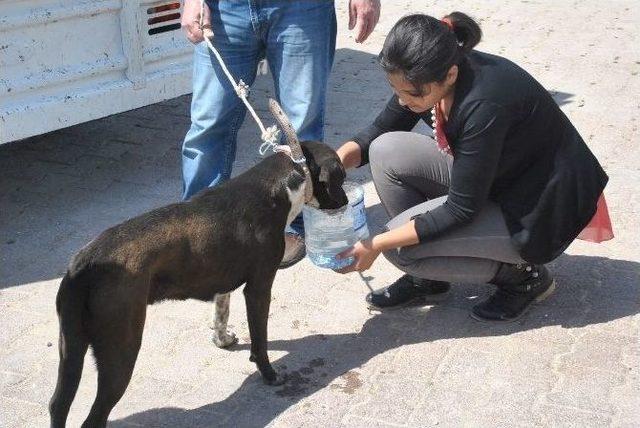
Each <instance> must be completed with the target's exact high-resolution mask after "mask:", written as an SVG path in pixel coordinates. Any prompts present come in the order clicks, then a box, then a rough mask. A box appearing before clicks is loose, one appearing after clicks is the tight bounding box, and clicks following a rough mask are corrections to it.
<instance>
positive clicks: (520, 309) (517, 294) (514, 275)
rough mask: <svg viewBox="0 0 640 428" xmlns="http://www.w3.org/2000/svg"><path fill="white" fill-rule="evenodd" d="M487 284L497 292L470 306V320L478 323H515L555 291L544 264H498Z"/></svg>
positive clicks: (552, 280) (553, 281)
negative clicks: (494, 286) (494, 274)
mask: <svg viewBox="0 0 640 428" xmlns="http://www.w3.org/2000/svg"><path fill="white" fill-rule="evenodd" d="M490 283H491V284H494V285H496V286H497V287H498V289H497V290H496V292H495V293H493V294H492V295H491V297H489V299H487V300H486V301H484V302H482V303H479V304H477V305H476V306H474V307H473V310H472V312H471V317H472V318H474V319H476V320H478V321H489V322H513V321H516V320H517V319H519V318H521V317H522V316H523V315H524V314H525V313H526V311H527V309H529V307H530V306H531V305H532V304H533V303H536V302H541V301H543V300H544V299H546V298H547V297H548V296H549V295H551V293H553V290H555V280H554V279H553V277H552V276H551V273H550V272H549V271H548V270H547V268H546V267H544V265H529V264H521V265H512V264H508V263H502V264H501V265H500V268H499V269H498V272H497V273H496V276H495V277H494V278H493V279H492V280H491V281H490Z"/></svg>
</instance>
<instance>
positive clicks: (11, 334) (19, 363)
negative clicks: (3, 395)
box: [0, 309, 52, 373]
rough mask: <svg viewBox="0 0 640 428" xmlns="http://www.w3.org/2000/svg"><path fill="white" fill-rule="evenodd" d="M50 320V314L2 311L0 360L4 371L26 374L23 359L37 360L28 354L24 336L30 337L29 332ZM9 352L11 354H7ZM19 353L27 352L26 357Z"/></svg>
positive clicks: (36, 356)
mask: <svg viewBox="0 0 640 428" xmlns="http://www.w3.org/2000/svg"><path fill="white" fill-rule="evenodd" d="M50 321H52V320H51V314H49V313H35V312H27V311H23V310H16V309H5V310H3V316H2V318H1V321H0V328H1V329H2V331H3V334H2V336H1V337H2V339H1V341H0V348H1V349H2V351H0V358H2V363H3V364H2V367H3V369H5V370H9V371H14V372H17V373H23V372H25V369H26V372H28V366H27V367H24V365H23V362H24V361H23V359H25V358H26V359H31V358H33V359H34V360H35V359H37V358H39V357H38V355H33V354H32V353H30V352H28V349H29V347H30V346H31V345H32V344H31V343H29V344H28V345H27V344H26V343H25V342H29V339H28V338H25V336H27V335H30V334H31V332H32V331H33V330H34V329H36V328H39V327H40V326H42V325H43V324H46V323H48V322H50ZM9 351H11V352H9ZM20 351H23V352H24V351H27V352H28V353H27V355H24V356H23V355H22V354H20V353H19V352H20Z"/></svg>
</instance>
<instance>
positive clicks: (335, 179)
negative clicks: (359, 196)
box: [318, 159, 347, 186]
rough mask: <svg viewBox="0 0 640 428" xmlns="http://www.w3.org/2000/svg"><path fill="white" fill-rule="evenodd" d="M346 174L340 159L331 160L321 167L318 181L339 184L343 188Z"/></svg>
mask: <svg viewBox="0 0 640 428" xmlns="http://www.w3.org/2000/svg"><path fill="white" fill-rule="evenodd" d="M346 175H347V174H346V172H345V170H344V167H343V166H342V162H340V160H339V159H329V160H328V161H326V162H324V163H323V164H322V165H321V166H320V174H319V175H318V181H320V182H321V183H326V184H327V185H330V184H337V185H340V186H342V183H343V182H344V179H345V177H346Z"/></svg>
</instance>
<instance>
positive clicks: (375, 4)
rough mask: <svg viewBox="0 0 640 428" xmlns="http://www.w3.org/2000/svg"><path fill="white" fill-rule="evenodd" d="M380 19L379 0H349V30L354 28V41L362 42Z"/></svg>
mask: <svg viewBox="0 0 640 428" xmlns="http://www.w3.org/2000/svg"><path fill="white" fill-rule="evenodd" d="M378 19H380V0H349V30H353V29H354V27H355V28H356V42H357V43H362V42H364V41H365V40H367V37H369V34H371V33H372V32H373V29H374V28H375V27H376V24H377V23H378Z"/></svg>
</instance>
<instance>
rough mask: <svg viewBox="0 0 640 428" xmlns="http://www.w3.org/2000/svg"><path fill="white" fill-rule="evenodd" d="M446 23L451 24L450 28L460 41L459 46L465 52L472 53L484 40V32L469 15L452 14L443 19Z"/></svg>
mask: <svg viewBox="0 0 640 428" xmlns="http://www.w3.org/2000/svg"><path fill="white" fill-rule="evenodd" d="M442 21H443V22H445V23H447V22H448V23H450V25H449V27H450V28H451V31H453V34H454V35H455V36H456V39H457V40H458V46H460V48H461V49H462V51H463V52H465V53H467V52H469V51H471V49H473V48H474V47H476V45H477V44H478V43H480V39H481V38H482V30H481V29H480V26H479V25H478V23H477V22H476V21H474V20H473V18H471V17H470V16H469V15H467V14H465V13H462V12H451V13H450V14H449V15H447V16H445V17H444V18H442Z"/></svg>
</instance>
